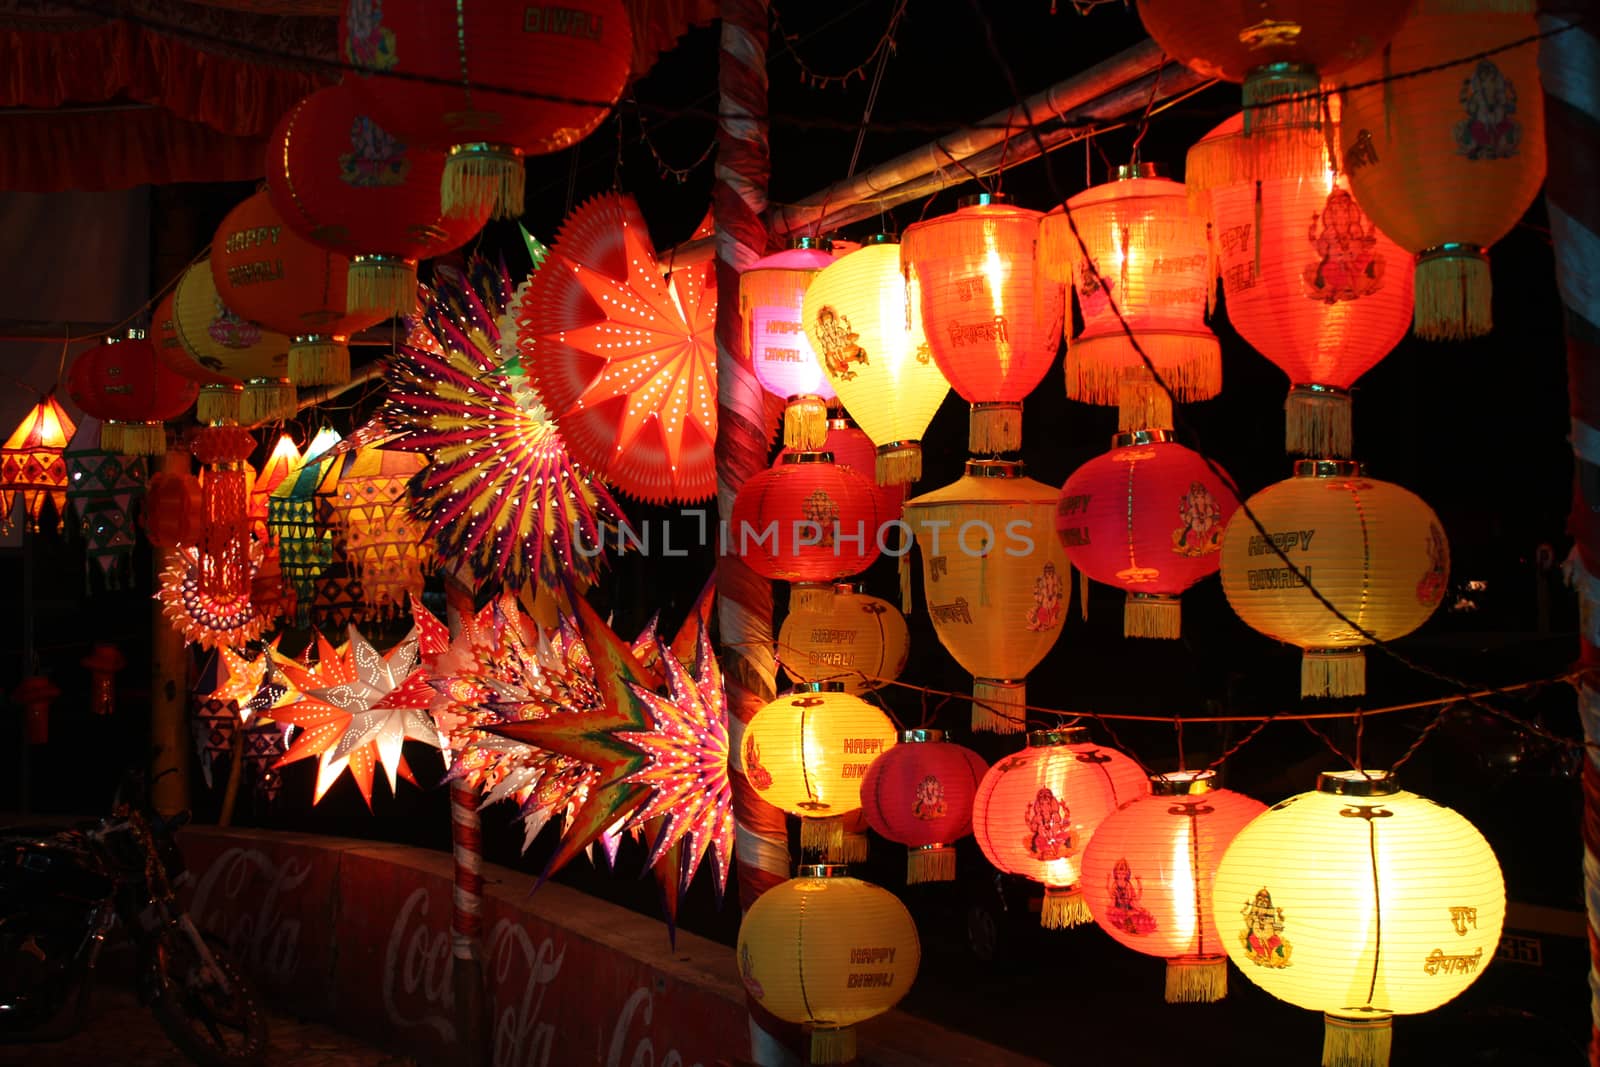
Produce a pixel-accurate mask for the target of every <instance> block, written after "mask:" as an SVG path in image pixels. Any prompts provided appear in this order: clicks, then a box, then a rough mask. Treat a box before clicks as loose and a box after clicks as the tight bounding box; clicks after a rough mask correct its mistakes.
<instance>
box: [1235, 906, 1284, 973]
mask: <svg viewBox="0 0 1600 1067" xmlns="http://www.w3.org/2000/svg"><path fill="white" fill-rule="evenodd" d="M1239 914H1240V915H1243V916H1244V920H1245V928H1244V931H1243V932H1242V933H1240V934H1239V942H1240V943H1241V944H1243V945H1244V947H1245V951H1247V952H1248V953H1249V954H1250V962H1251V963H1253V964H1255V965H1256V966H1258V967H1273V968H1283V967H1287V966H1289V955H1290V953H1291V952H1293V950H1294V948H1293V946H1292V945H1290V944H1289V942H1288V941H1285V940H1284V937H1283V925H1284V923H1283V909H1282V908H1275V907H1273V906H1272V894H1271V893H1269V892H1267V889H1266V887H1265V886H1263V887H1262V888H1261V891H1260V892H1259V893H1257V894H1256V899H1255V900H1254V901H1252V902H1251V903H1249V904H1246V905H1245V906H1244V908H1243V910H1241V911H1240V912H1239Z"/></svg>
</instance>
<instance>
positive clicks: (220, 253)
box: [211, 190, 386, 385]
mask: <svg viewBox="0 0 1600 1067" xmlns="http://www.w3.org/2000/svg"><path fill="white" fill-rule="evenodd" d="M349 271H350V260H349V259H347V258H345V257H344V256H342V255H340V254H339V253H337V252H330V251H328V250H327V249H326V248H321V247H319V246H317V245H314V244H312V243H311V242H310V241H308V240H306V239H305V238H304V237H301V236H300V235H299V234H297V233H295V232H294V230H292V229H291V228H290V227H288V226H287V225H285V224H284V221H283V217H282V216H281V215H279V214H278V211H277V209H276V208H274V207H273V206H272V199H271V197H269V196H268V195H267V193H266V190H262V191H261V192H259V193H256V194H255V195H254V196H252V197H250V199H248V200H246V201H245V202H244V203H242V204H240V205H239V206H238V207H236V208H234V209H233V210H232V211H230V212H229V213H228V216H227V217H226V218H224V219H223V220H222V225H221V226H219V227H217V233H216V236H215V237H213V238H212V239H211V277H212V281H213V283H214V284H215V285H216V287H217V293H218V295H219V296H220V297H221V298H222V302H223V303H224V304H226V305H227V306H228V307H229V308H231V309H232V310H233V311H235V312H236V313H238V314H239V315H242V316H243V317H244V318H247V319H249V320H250V321H251V322H256V323H260V324H261V325H262V326H265V327H267V328H268V329H271V330H276V331H277V332H279V333H284V334H288V335H289V338H290V341H289V379H290V380H291V381H292V382H294V383H295V384H296V385H323V384H339V383H341V382H346V381H349V379H350V347H349V340H350V334H352V333H354V332H355V331H357V330H364V329H366V328H367V327H368V326H374V325H376V324H378V323H380V322H382V321H383V320H384V318H385V317H386V316H385V314H384V313H383V312H381V311H366V312H360V313H355V312H351V311H350V309H349V307H348V306H347V302H346V293H345V290H346V285H347V282H348V277H347V276H348V274H349Z"/></svg>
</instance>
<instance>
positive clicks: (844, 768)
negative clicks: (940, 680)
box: [744, 682, 900, 856]
mask: <svg viewBox="0 0 1600 1067" xmlns="http://www.w3.org/2000/svg"><path fill="white" fill-rule="evenodd" d="M899 737H900V735H899V732H898V731H897V730H896V729H895V725H894V723H892V722H890V721H889V717H888V716H887V715H885V714H884V713H883V712H881V711H879V710H878V709H877V708H875V707H873V706H872V705H871V704H868V703H867V702H866V701H865V700H862V699H861V698H860V697H856V696H851V695H850V694H848V693H846V692H845V691H844V686H842V685H840V684H839V683H838V682H807V683H805V684H804V685H799V686H796V687H795V689H794V691H793V692H792V693H789V694H787V695H785V696H781V697H779V698H778V699H777V700H774V701H773V702H772V703H770V704H768V705H766V706H765V707H763V708H762V709H761V710H760V711H758V712H756V714H755V716H754V717H753V718H752V719H751V720H750V725H749V726H747V727H745V731H744V768H745V777H746V779H747V780H748V781H749V782H750V784H751V785H752V786H754V787H755V790H756V792H757V793H758V794H759V795H760V796H761V798H762V799H763V800H765V801H766V802H767V803H769V804H772V805H774V806H776V807H778V808H781V809H783V810H784V811H786V812H788V813H789V814H791V815H798V816H800V817H801V822H800V847H801V848H802V849H804V850H807V851H818V850H820V851H823V852H824V853H825V854H827V855H829V856H834V855H838V854H839V853H840V851H841V850H842V849H843V848H844V822H843V820H842V818H840V817H841V816H843V815H845V814H847V813H849V812H852V811H855V810H857V809H858V808H860V807H861V780H862V779H863V778H865V777H866V774H867V768H868V767H870V766H871V765H872V761H873V760H874V759H876V758H877V757H878V755H879V754H880V753H882V752H883V751H885V750H886V749H889V748H892V747H894V745H895V742H896V741H898V740H899Z"/></svg>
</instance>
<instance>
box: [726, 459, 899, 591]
mask: <svg viewBox="0 0 1600 1067" xmlns="http://www.w3.org/2000/svg"><path fill="white" fill-rule="evenodd" d="M730 525H731V529H730V530H729V532H728V534H727V537H728V543H727V545H726V546H725V548H726V551H729V552H732V553H735V554H737V555H739V556H740V557H742V558H743V559H744V561H745V562H746V563H748V564H749V565H750V566H751V567H752V568H754V570H755V571H756V573H758V574H761V575H763V576H764V577H767V578H770V579H772V580H774V581H786V582H812V583H827V584H825V585H823V586H821V587H820V588H818V589H817V590H816V592H817V595H819V596H822V597H827V596H832V595H833V590H832V584H831V583H832V581H833V579H836V578H846V577H849V576H850V575H852V574H859V573H861V572H862V571H864V570H866V569H867V568H868V567H870V566H872V561H873V560H875V559H877V558H878V553H879V551H880V549H879V546H878V532H879V531H878V511H877V494H876V493H875V492H874V491H873V487H872V482H871V481H869V480H868V479H867V478H866V477H865V476H863V475H861V474H858V473H856V472H855V471H852V470H846V469H845V468H844V467H841V466H839V464H837V463H835V462H834V458H833V454H832V453H831V452H790V453H788V454H786V455H784V456H781V457H779V460H778V462H777V463H776V464H775V465H774V466H772V467H770V468H768V469H767V470H764V471H762V472H761V473H760V474H757V475H756V476H755V477H753V478H751V479H749V480H748V481H746V482H745V483H744V485H743V486H741V487H740V488H739V495H738V496H737V497H736V498H734V502H733V518H732V522H731V524H730Z"/></svg>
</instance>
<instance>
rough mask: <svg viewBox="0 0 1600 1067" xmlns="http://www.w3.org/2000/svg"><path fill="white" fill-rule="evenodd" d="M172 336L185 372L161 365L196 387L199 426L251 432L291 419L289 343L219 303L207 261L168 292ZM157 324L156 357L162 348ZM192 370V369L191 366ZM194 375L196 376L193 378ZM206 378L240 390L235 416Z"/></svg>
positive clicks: (225, 398)
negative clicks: (236, 425) (234, 426)
mask: <svg viewBox="0 0 1600 1067" xmlns="http://www.w3.org/2000/svg"><path fill="white" fill-rule="evenodd" d="M171 314H172V318H171V320H170V322H171V326H170V329H171V331H172V336H174V337H175V338H176V339H177V342H178V346H179V348H181V349H182V351H183V352H184V353H186V354H187V355H188V357H189V360H190V363H189V370H188V371H187V372H186V371H184V370H183V369H182V366H183V365H182V364H178V365H176V366H175V365H174V364H173V362H171V361H168V363H167V365H168V366H169V367H173V369H174V370H178V371H179V372H180V373H187V374H188V376H189V377H191V378H194V379H195V380H197V381H200V382H201V383H202V385H203V387H202V388H201V390H200V400H199V403H198V404H197V406H196V408H195V414H196V415H197V416H198V418H199V419H200V421H201V422H206V423H210V422H226V421H229V420H230V419H236V420H237V421H239V422H240V423H243V424H245V425H249V426H254V425H257V424H259V423H263V422H271V421H274V420H278V419H290V418H293V417H294V415H295V412H296V410H297V408H296V406H295V395H294V386H293V385H292V384H290V382H289V338H288V337H286V336H284V335H283V334H281V333H275V332H273V331H271V330H264V329H262V328H261V327H260V326H258V325H256V324H255V323H253V322H251V321H249V320H248V319H245V318H241V317H240V316H239V315H238V314H237V313H236V312H234V311H233V309H232V308H229V307H228V306H227V305H225V304H224V303H223V302H222V297H221V296H219V295H218V294H217V283H216V282H215V281H213V280H212V275H211V262H210V259H209V258H207V259H204V260H201V261H200V262H199V263H196V264H195V265H194V266H192V267H190V268H189V269H188V270H187V271H186V272H185V273H184V275H183V277H182V278H180V279H178V287H177V289H175V290H174V291H173V304H172V312H171ZM165 328H166V327H165V326H164V325H161V324H158V327H157V331H158V337H157V340H156V351H157V354H158V355H159V354H160V352H161V348H162V342H161V338H160V336H159V333H160V331H161V330H162V329H165ZM196 364H198V367H196V366H195V365H196ZM196 371H198V372H199V373H198V374H196V373H195V372H196ZM210 375H220V376H221V377H222V378H223V379H225V380H226V381H225V384H226V382H227V381H231V383H232V384H234V385H238V386H242V387H243V389H242V392H239V393H238V394H236V395H237V396H238V397H239V402H238V410H237V411H232V410H231V402H230V400H229V399H228V398H229V396H230V395H233V394H230V392H229V391H227V390H213V389H210V388H207V387H204V386H208V385H209V384H212V381H211V377H210Z"/></svg>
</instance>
